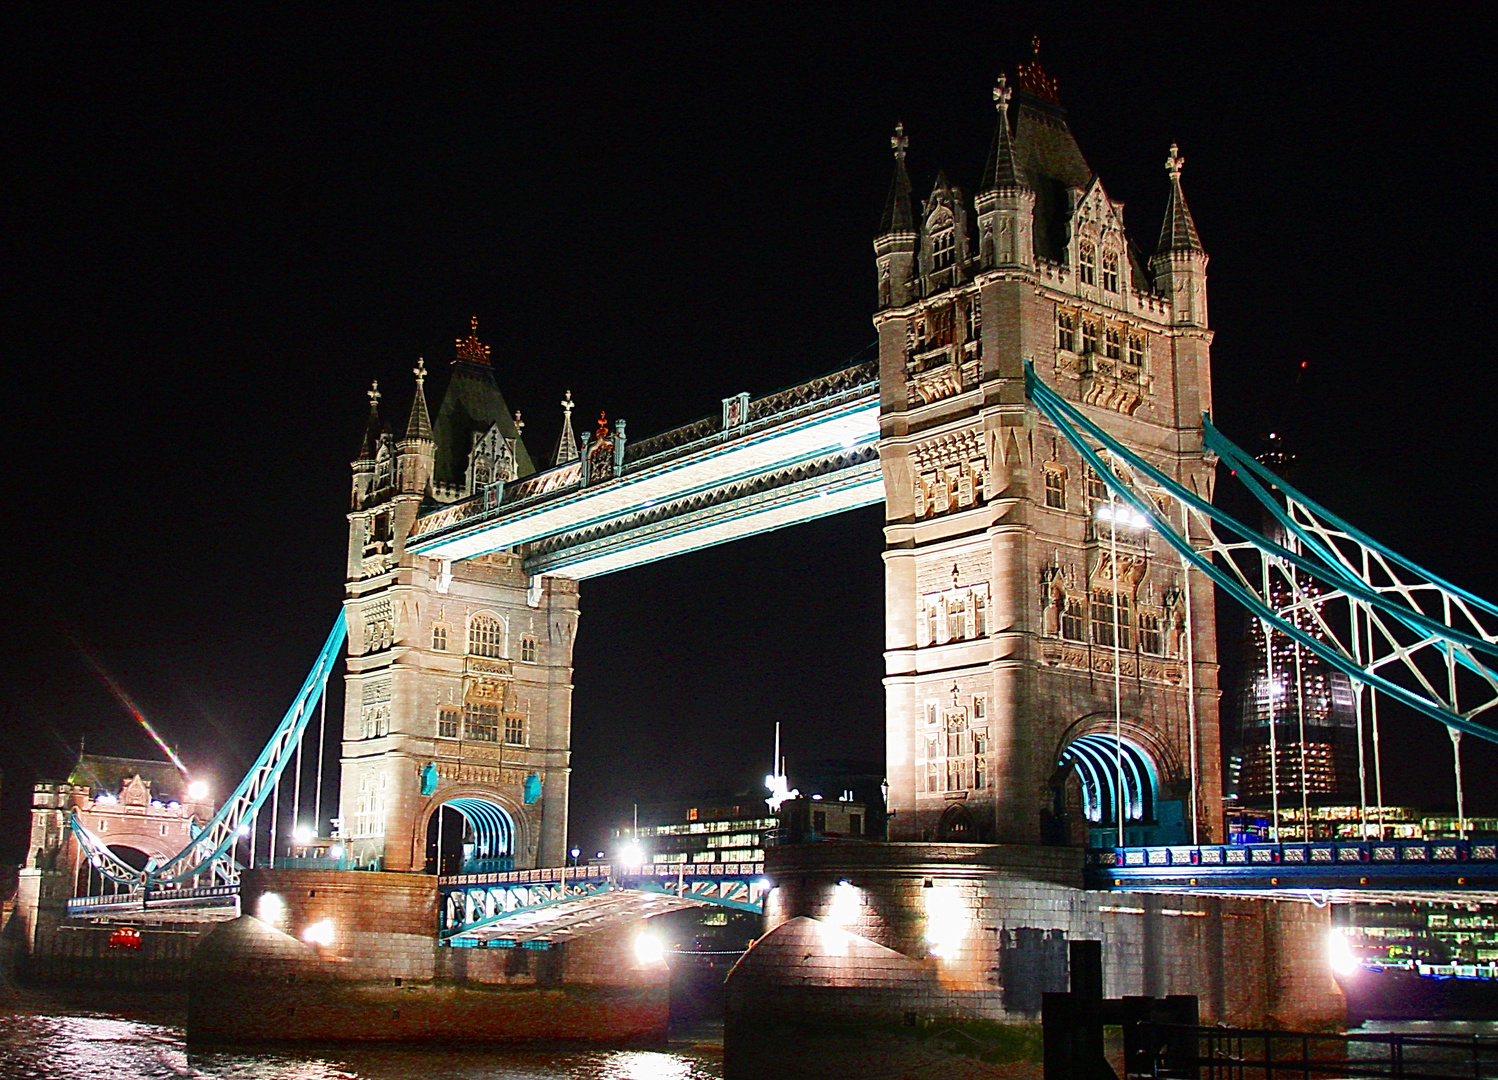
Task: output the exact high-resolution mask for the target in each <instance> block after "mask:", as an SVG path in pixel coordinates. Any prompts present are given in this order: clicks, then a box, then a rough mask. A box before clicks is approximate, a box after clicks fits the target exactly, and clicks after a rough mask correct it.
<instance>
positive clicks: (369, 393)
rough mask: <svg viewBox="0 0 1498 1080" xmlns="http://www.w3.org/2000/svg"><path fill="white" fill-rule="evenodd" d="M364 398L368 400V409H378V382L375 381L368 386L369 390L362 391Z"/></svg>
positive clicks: (377, 380)
mask: <svg viewBox="0 0 1498 1080" xmlns="http://www.w3.org/2000/svg"><path fill="white" fill-rule="evenodd" d="M364 396H365V397H367V398H369V407H370V408H371V409H378V408H379V407H380V380H379V379H375V380H374V381H373V382H371V383H370V384H369V389H368V390H366V391H364Z"/></svg>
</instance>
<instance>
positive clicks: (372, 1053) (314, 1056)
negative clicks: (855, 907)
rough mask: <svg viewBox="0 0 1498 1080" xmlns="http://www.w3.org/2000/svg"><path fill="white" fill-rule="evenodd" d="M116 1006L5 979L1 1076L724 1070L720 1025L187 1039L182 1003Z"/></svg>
mask: <svg viewBox="0 0 1498 1080" xmlns="http://www.w3.org/2000/svg"><path fill="white" fill-rule="evenodd" d="M130 998H131V1000H123V999H121V1000H117V1002H116V1003H115V1007H114V1008H106V1007H104V1006H105V1003H104V1002H103V1001H99V1000H94V999H90V998H88V997H82V996H79V995H76V994H69V995H65V996H64V995H48V994H41V993H33V992H28V991H23V992H16V991H7V990H6V989H5V988H4V987H3V986H0V1080H138V1078H151V1080H155V1078H161V1080H175V1078H177V1077H201V1078H204V1080H230V1078H232V1080H573V1078H578V1080H581V1078H588V1080H595V1078H596V1080H720V1078H721V1077H722V1075H723V1050H722V1042H721V1037H720V1035H719V1033H717V1032H714V1031H713V1030H712V1029H711V1028H707V1029H698V1030H694V1031H692V1032H689V1033H687V1034H686V1035H684V1036H682V1037H679V1038H677V1039H675V1040H673V1042H672V1043H671V1044H669V1045H667V1046H664V1047H651V1048H618V1049H591V1048H590V1049H570V1048H568V1049H534V1048H528V1049H523V1050H522V1049H498V1048H494V1047H487V1046H464V1047H454V1048H447V1047H438V1046H427V1047H420V1048H408V1047H378V1046H368V1045H363V1046H360V1045H354V1044H344V1045H325V1046H314V1047H276V1048H269V1049H268V1048H264V1047H215V1048H211V1049H199V1048H198V1047H196V1046H193V1047H188V1045H187V1043H186V1040H185V1039H184V1038H183V1035H182V1016H181V1013H180V1011H179V1007H178V1003H177V1002H176V1001H174V1000H173V999H170V998H167V997H162V998H157V999H151V998H149V997H145V996H139V995H130Z"/></svg>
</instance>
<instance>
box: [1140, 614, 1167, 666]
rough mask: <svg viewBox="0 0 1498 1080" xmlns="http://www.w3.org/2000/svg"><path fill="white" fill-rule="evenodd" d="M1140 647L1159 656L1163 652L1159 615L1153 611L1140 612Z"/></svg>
mask: <svg viewBox="0 0 1498 1080" xmlns="http://www.w3.org/2000/svg"><path fill="white" fill-rule="evenodd" d="M1139 647H1140V648H1141V649H1142V650H1144V651H1145V652H1147V653H1154V654H1155V655H1157V656H1158V655H1159V654H1160V653H1161V651H1162V650H1161V648H1160V616H1159V615H1156V614H1154V613H1153V612H1143V611H1141V612H1140V613H1139Z"/></svg>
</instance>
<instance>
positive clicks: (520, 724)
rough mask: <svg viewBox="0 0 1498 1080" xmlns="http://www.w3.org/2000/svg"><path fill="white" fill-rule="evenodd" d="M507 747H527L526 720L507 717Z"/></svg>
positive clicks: (518, 717) (519, 717) (517, 717)
mask: <svg viewBox="0 0 1498 1080" xmlns="http://www.w3.org/2000/svg"><path fill="white" fill-rule="evenodd" d="M505 745H506V746H524V745H525V718H524V717H521V716H507V717H505Z"/></svg>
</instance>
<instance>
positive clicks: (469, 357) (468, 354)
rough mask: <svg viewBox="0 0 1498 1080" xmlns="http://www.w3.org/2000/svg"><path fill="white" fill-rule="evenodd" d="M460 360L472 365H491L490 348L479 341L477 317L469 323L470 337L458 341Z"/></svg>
mask: <svg viewBox="0 0 1498 1080" xmlns="http://www.w3.org/2000/svg"><path fill="white" fill-rule="evenodd" d="M458 360H466V361H468V362H469V363H470V364H488V363H489V346H487V345H485V344H484V343H483V342H482V341H480V340H479V317H478V316H477V315H475V316H473V318H472V319H471V320H470V322H469V330H468V337H467V338H466V339H464V338H459V339H458ZM454 362H455V363H456V361H454Z"/></svg>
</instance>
